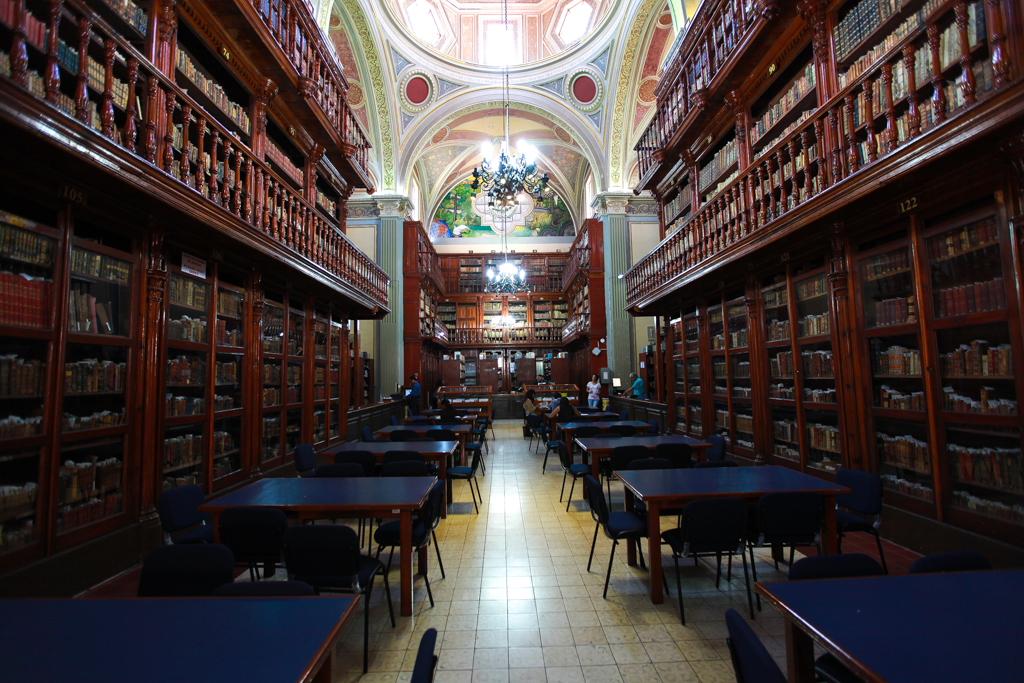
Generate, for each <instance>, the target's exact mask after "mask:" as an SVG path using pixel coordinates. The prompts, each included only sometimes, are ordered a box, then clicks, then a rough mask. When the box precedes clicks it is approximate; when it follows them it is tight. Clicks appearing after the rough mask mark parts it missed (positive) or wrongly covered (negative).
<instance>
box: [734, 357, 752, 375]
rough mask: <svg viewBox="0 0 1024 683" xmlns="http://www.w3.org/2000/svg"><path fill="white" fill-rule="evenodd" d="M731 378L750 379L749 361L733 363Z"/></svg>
mask: <svg viewBox="0 0 1024 683" xmlns="http://www.w3.org/2000/svg"><path fill="white" fill-rule="evenodd" d="M732 376H733V377H735V378H736V379H750V361H747V360H740V361H733V365H732Z"/></svg>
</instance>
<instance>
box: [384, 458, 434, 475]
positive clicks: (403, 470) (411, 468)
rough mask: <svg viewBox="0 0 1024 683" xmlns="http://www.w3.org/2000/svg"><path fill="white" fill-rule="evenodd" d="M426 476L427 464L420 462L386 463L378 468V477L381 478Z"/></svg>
mask: <svg viewBox="0 0 1024 683" xmlns="http://www.w3.org/2000/svg"><path fill="white" fill-rule="evenodd" d="M427 474H428V471H427V463H425V462H423V461H422V460H420V461H416V460H399V461H397V462H388V463H384V466H383V467H381V468H380V476H382V477H425V476H427Z"/></svg>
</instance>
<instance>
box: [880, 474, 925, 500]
mask: <svg viewBox="0 0 1024 683" xmlns="http://www.w3.org/2000/svg"><path fill="white" fill-rule="evenodd" d="M879 477H880V478H881V480H882V488H884V489H888V490H890V491H898V492H900V493H902V494H904V495H907V496H914V497H915V498H920V499H921V500H928V501H934V500H935V490H934V489H932V487H931V486H928V485H926V484H922V483H920V482H917V481H911V480H909V479H904V478H903V477H897V476H896V475H895V474H882V475H879Z"/></svg>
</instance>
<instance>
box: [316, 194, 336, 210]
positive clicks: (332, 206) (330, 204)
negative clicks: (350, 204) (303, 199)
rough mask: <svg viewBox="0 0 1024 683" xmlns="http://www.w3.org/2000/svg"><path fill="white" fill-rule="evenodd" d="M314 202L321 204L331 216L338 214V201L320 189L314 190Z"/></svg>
mask: <svg viewBox="0 0 1024 683" xmlns="http://www.w3.org/2000/svg"><path fill="white" fill-rule="evenodd" d="M316 203H317V204H319V205H320V206H322V207H323V208H324V209H325V210H326V211H327V213H329V214H330V215H331V216H337V215H338V202H336V201H335V200H333V199H331V198H330V197H328V196H327V195H325V194H324V193H323V192H321V191H320V190H317V191H316Z"/></svg>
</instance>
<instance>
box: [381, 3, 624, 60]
mask: <svg viewBox="0 0 1024 683" xmlns="http://www.w3.org/2000/svg"><path fill="white" fill-rule="evenodd" d="M389 2H390V3H391V5H392V9H393V10H394V12H395V14H396V16H398V18H399V20H400V21H401V22H402V23H403V24H404V25H405V28H406V29H407V30H408V32H409V35H412V36H415V37H416V38H417V39H418V40H419V41H420V42H422V43H423V44H424V45H426V46H428V47H430V48H432V49H433V50H436V51H437V52H440V53H441V54H443V55H445V56H447V57H450V58H451V59H454V60H457V61H462V62H467V63H471V64H484V65H489V66H502V65H504V64H505V63H506V61H507V63H508V64H510V65H514V64H526V63H529V62H536V61H539V60H542V59H547V58H549V57H554V56H555V55H558V54H561V53H562V52H565V51H567V50H569V49H571V48H572V47H574V46H575V45H577V44H578V43H579V42H580V41H581V40H583V38H585V37H586V36H587V35H588V34H589V33H590V32H591V31H593V30H594V28H595V27H596V26H597V25H598V23H599V22H600V21H601V19H602V17H603V16H604V14H605V12H606V10H607V8H608V6H609V5H610V3H611V0H509V3H508V26H507V27H506V25H505V23H504V21H503V17H502V2H501V0H481V1H479V2H468V1H467V0H389Z"/></svg>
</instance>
